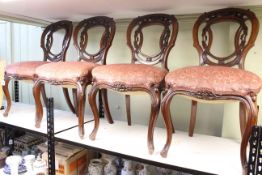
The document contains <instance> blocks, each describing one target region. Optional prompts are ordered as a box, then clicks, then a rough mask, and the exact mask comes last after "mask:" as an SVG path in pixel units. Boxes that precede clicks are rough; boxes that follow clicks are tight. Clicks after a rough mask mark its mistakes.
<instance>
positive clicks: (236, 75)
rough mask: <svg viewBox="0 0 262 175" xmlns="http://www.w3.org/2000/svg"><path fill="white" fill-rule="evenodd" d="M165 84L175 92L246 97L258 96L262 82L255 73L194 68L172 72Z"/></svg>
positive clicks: (238, 70) (217, 68)
mask: <svg viewBox="0 0 262 175" xmlns="http://www.w3.org/2000/svg"><path fill="white" fill-rule="evenodd" d="M165 82H166V84H167V86H169V87H170V88H172V89H173V90H185V91H190V92H203V91H207V92H211V93H212V94H217V95H221V94H228V95H232V94H234V95H241V96H245V95H248V94H250V93H255V94H257V93H258V92H259V91H260V89H261V87H262V80H261V79H260V78H259V77H258V76H257V75H256V74H254V73H252V72H249V71H246V70H242V69H238V68H231V67H222V66H194V67H185V68H181V69H177V70H175V71H173V72H170V73H169V74H168V75H167V76H166V78H165Z"/></svg>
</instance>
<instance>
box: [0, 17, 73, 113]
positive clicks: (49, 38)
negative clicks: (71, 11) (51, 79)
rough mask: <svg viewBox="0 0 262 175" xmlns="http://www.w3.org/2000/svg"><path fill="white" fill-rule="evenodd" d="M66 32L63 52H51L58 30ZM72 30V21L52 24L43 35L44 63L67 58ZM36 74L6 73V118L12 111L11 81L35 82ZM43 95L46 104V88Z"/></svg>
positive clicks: (42, 91)
mask: <svg viewBox="0 0 262 175" xmlns="http://www.w3.org/2000/svg"><path fill="white" fill-rule="evenodd" d="M61 29H63V30H65V33H64V38H63V43H62V50H61V51H60V52H59V53H57V54H54V53H52V52H51V48H52V45H53V35H54V33H55V32H57V31H58V30H61ZM72 30H73V24H72V22H71V21H65V20H64V21H58V22H56V23H52V24H50V25H48V26H47V27H46V28H45V29H44V31H43V33H42V35H41V41H40V43H41V48H42V49H43V53H44V58H43V61H55V62H57V61H64V60H65V57H66V51H67V49H68V47H69V43H70V40H71V36H72ZM24 69H29V68H27V67H24ZM34 78H35V77H34V74H32V75H30V76H24V75H21V74H10V73H8V72H6V71H5V77H4V80H5V85H4V86H2V87H3V91H4V94H5V96H6V101H7V107H6V110H5V113H4V116H8V113H9V111H10V108H11V97H10V94H9V90H8V84H9V82H10V79H15V80H32V81H34ZM41 93H42V96H43V100H44V102H45V103H46V99H47V98H46V94H45V89H44V86H43V87H41Z"/></svg>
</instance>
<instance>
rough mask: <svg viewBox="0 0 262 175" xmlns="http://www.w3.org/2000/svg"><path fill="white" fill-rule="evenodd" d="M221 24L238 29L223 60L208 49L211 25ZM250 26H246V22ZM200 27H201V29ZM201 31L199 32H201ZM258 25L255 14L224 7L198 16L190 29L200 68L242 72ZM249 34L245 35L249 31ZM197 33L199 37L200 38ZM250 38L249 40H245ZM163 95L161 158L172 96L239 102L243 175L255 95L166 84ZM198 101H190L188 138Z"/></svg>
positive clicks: (254, 114)
mask: <svg viewBox="0 0 262 175" xmlns="http://www.w3.org/2000/svg"><path fill="white" fill-rule="evenodd" d="M221 22H233V23H236V24H238V29H237V31H236V34H235V39H234V48H235V51H234V52H233V53H232V54H230V55H229V56H226V57H218V56H215V55H214V54H213V53H211V46H212V42H213V31H212V27H214V26H213V25H214V24H217V23H221ZM248 22H249V23H250V25H247V23H248ZM202 25H203V27H202V28H200V26H202ZM200 29H201V30H200ZM258 29H259V24H258V20H257V18H256V16H255V14H254V13H253V12H251V11H249V10H243V9H237V8H226V9H220V10H215V11H211V12H207V13H204V14H202V15H200V17H199V18H198V19H197V21H196V22H195V24H194V28H193V40H194V47H195V48H196V49H197V51H198V53H199V59H200V60H199V61H200V65H201V66H202V65H216V66H227V67H232V66H238V67H239V68H240V69H244V62H245V58H246V55H247V53H248V51H249V50H250V48H251V47H252V46H253V45H254V42H255V40H256V37H257V34H258ZM249 30H250V34H249V35H248V31H249ZM199 34H200V35H199ZM199 36H201V39H202V40H201V41H200V40H199ZM248 36H249V39H248ZM166 92H167V93H166V95H165V97H164V98H163V100H162V102H161V106H162V113H163V116H164V118H165V121H166V122H165V123H166V126H167V140H166V144H165V146H164V148H163V150H162V152H161V154H162V155H163V156H167V152H168V149H169V146H170V143H171V138H172V124H171V115H170V102H171V100H172V98H173V96H174V95H183V96H190V97H193V98H194V99H196V100H197V99H200V100H206V101H209V102H210V101H211V102H212V101H217V100H221V101H225V100H236V101H239V102H240V126H241V132H242V135H243V136H242V142H241V148H240V159H241V163H242V167H243V174H246V167H247V158H246V149H247V144H248V139H249V137H250V133H251V128H252V126H254V125H256V122H257V112H258V108H257V105H256V96H257V94H255V93H250V94H248V95H245V96H241V95H239V94H237V95H236V94H226V93H225V94H213V93H212V92H209V91H208V90H203V91H201V92H192V91H188V90H173V89H172V88H171V87H170V86H168V84H166ZM196 108H197V102H196V101H192V109H191V121H190V127H189V135H190V136H192V135H193V131H194V127H195V120H196V111H197V109H196Z"/></svg>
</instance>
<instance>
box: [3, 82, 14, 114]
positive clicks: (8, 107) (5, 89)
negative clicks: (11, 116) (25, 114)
mask: <svg viewBox="0 0 262 175" xmlns="http://www.w3.org/2000/svg"><path fill="white" fill-rule="evenodd" d="M9 82H10V78H9V77H5V85H4V86H2V88H3V92H4V94H5V98H6V103H7V106H6V109H5V112H4V114H3V115H4V116H5V117H7V116H8V113H9V111H10V108H11V105H12V104H11V97H10V93H9V90H8V84H9Z"/></svg>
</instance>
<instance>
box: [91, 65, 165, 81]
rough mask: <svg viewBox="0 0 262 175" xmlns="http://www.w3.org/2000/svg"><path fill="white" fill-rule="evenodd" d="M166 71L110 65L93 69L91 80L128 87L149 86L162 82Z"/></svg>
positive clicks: (148, 67)
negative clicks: (122, 84)
mask: <svg viewBox="0 0 262 175" xmlns="http://www.w3.org/2000/svg"><path fill="white" fill-rule="evenodd" d="M166 73H167V71H166V70H163V69H161V68H158V67H154V66H150V65H143V64H111V65H105V66H99V67H96V68H95V69H93V71H92V75H93V78H94V79H96V81H98V82H107V83H110V84H112V83H117V82H120V83H124V84H126V85H129V86H141V85H145V86H150V85H152V84H159V83H160V82H162V81H164V77H165V75H166Z"/></svg>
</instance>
